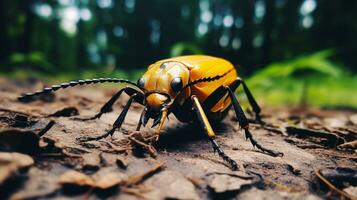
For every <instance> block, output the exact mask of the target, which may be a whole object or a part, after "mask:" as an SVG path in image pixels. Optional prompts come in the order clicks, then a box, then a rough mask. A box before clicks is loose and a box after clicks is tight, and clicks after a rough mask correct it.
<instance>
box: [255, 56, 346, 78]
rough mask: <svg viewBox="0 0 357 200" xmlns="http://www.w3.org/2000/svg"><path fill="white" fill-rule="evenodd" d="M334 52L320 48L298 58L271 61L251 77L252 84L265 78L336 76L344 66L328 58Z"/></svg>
mask: <svg viewBox="0 0 357 200" xmlns="http://www.w3.org/2000/svg"><path fill="white" fill-rule="evenodd" d="M333 54H334V52H333V51H332V50H322V51H319V52H316V53H313V54H311V55H304V56H300V57H298V58H295V59H292V60H289V61H285V62H278V63H273V64H270V65H268V66H267V67H265V68H264V69H263V70H261V71H259V72H258V73H256V74H255V75H254V76H253V77H251V79H250V81H251V82H252V84H258V83H259V82H262V81H264V80H266V79H274V78H284V77H289V78H296V79H306V78H309V77H311V76H319V75H325V76H332V77H338V76H340V75H341V74H342V71H341V69H342V68H344V67H342V66H340V65H338V64H336V63H333V62H331V61H330V60H329V57H331V56H332V55H333Z"/></svg>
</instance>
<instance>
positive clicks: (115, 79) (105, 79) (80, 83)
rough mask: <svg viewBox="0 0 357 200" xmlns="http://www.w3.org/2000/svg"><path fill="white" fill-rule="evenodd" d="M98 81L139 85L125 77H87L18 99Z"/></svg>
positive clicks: (21, 99)
mask: <svg viewBox="0 0 357 200" xmlns="http://www.w3.org/2000/svg"><path fill="white" fill-rule="evenodd" d="M97 83H126V84H129V85H133V86H135V87H137V88H139V87H138V85H137V84H136V83H134V82H131V81H129V80H125V79H117V78H99V79H85V80H77V81H71V82H69V83H61V84H59V85H52V86H51V87H46V88H44V89H43V90H40V91H37V92H34V93H26V94H23V95H22V96H20V97H18V100H19V101H21V102H30V101H32V100H34V98H35V97H37V96H41V95H44V94H48V93H50V92H55V91H57V90H59V89H66V88H68V87H74V86H77V85H84V84H87V85H88V84H97Z"/></svg>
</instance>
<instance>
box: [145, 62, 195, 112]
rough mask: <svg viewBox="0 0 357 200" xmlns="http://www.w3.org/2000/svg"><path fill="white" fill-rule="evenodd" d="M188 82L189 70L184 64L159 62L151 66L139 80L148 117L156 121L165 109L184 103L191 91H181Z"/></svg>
mask: <svg viewBox="0 0 357 200" xmlns="http://www.w3.org/2000/svg"><path fill="white" fill-rule="evenodd" d="M188 82H189V70H188V68H187V67H186V66H185V65H184V64H183V63H180V62H174V61H167V62H165V61H159V62H157V63H154V64H152V65H150V66H149V68H148V70H147V72H146V73H145V74H144V75H143V76H142V77H141V78H140V79H139V80H138V86H139V87H140V88H141V89H142V90H143V91H144V92H145V103H146V110H147V114H146V115H147V117H150V118H154V119H156V118H158V116H160V115H161V114H160V113H162V110H163V109H166V110H168V109H170V107H171V105H172V104H173V103H174V102H175V101H178V102H180V101H183V100H184V99H185V97H186V96H187V95H188V93H189V89H187V90H186V89H185V90H186V91H185V92H182V91H181V90H182V88H184V86H185V85H187V84H188ZM182 103H183V102H182Z"/></svg>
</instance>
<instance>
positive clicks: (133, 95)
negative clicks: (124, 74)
mask: <svg viewBox="0 0 357 200" xmlns="http://www.w3.org/2000/svg"><path fill="white" fill-rule="evenodd" d="M104 82H113V83H124V84H126V86H125V87H124V88H123V89H121V90H119V91H118V92H117V93H116V94H115V95H114V96H113V97H112V98H111V99H110V100H109V101H108V102H107V103H106V104H105V105H104V106H103V107H102V108H101V110H100V112H99V113H98V114H96V115H95V116H93V117H90V118H86V119H82V120H91V119H96V118H99V117H100V116H101V115H102V114H103V113H107V112H110V111H112V106H113V104H114V103H115V101H116V100H117V99H118V98H119V96H120V95H121V94H122V92H125V93H126V94H128V95H129V96H130V99H129V100H128V102H127V104H126V105H125V106H124V108H123V111H122V112H121V113H120V115H119V117H118V118H117V120H116V121H115V122H114V124H113V128H112V129H111V130H110V131H108V132H107V133H105V134H103V135H100V136H97V137H87V138H81V140H84V141H88V140H98V139H102V138H105V137H107V136H109V135H112V134H113V133H114V132H115V130H116V129H119V128H120V127H121V125H122V123H123V121H124V119H125V116H126V114H127V112H128V110H129V108H130V105H131V103H132V102H133V100H134V101H136V102H138V103H140V104H142V105H144V106H145V109H144V111H143V112H142V114H141V117H140V120H139V124H138V126H137V130H140V127H141V126H142V125H143V126H145V125H146V124H147V122H148V120H149V119H150V118H152V119H154V122H153V125H152V127H155V126H156V125H158V127H157V129H156V136H157V139H158V138H159V134H160V130H161V129H162V127H163V124H164V121H165V119H166V117H167V116H168V115H169V114H170V113H173V114H174V115H175V116H176V118H177V119H178V120H180V121H182V122H190V123H192V122H199V123H200V124H201V126H202V128H203V130H204V132H205V133H206V134H207V136H208V138H209V139H210V141H211V142H212V146H213V149H214V151H217V152H218V155H219V156H221V157H222V158H223V159H224V160H225V161H226V162H228V163H229V164H230V166H231V168H232V169H233V170H236V169H237V163H236V162H235V161H234V160H233V159H231V158H230V157H229V156H227V155H226V154H225V153H224V151H223V150H222V149H221V148H220V147H219V145H218V143H217V142H216V140H215V133H214V131H213V129H212V127H211V125H210V122H218V121H221V120H222V119H223V118H224V117H225V116H226V115H227V113H228V111H229V109H230V108H231V106H232V105H233V107H234V110H235V113H236V116H237V119H238V122H239V124H240V126H241V127H242V128H243V129H244V131H245V136H246V138H247V139H249V140H250V141H251V143H252V144H253V146H256V147H257V148H258V149H260V150H262V151H263V152H266V153H268V154H270V155H272V156H282V155H283V154H282V153H280V152H276V151H274V150H270V149H267V148H265V147H263V146H262V145H260V144H259V143H258V142H257V141H256V140H255V139H254V138H253V136H252V134H251V133H250V131H249V123H248V120H247V118H246V116H245V114H244V112H243V110H242V108H241V106H240V104H239V102H238V100H237V98H236V97H235V95H234V91H235V90H236V89H237V88H238V86H239V85H240V84H242V85H243V89H244V92H245V94H246V95H247V98H248V101H249V103H250V105H251V106H252V108H253V111H254V112H255V115H256V120H258V121H260V117H259V113H260V107H259V105H258V104H257V102H256V101H255V99H254V98H253V95H252V94H251V92H250V91H249V89H248V87H247V85H246V84H245V82H244V81H243V80H242V79H241V78H239V77H238V75H237V71H236V70H235V68H234V66H233V65H232V64H231V63H230V62H229V61H227V60H224V59H222V58H217V57H212V56H207V55H189V56H181V57H174V58H169V59H165V60H160V61H157V62H155V63H154V64H151V65H150V66H149V67H148V70H147V71H146V72H145V74H144V75H143V76H142V77H141V78H140V79H139V80H138V82H137V83H134V82H131V81H128V80H124V79H117V78H100V79H86V80H78V81H71V82H70V83H62V84H60V85H53V86H52V87H49V88H45V89H43V90H42V91H38V92H35V93H27V94H24V95H23V96H21V97H19V100H20V101H23V102H27V101H32V100H34V99H35V98H36V97H38V96H40V95H43V94H46V93H49V92H52V91H56V90H58V89H61V88H62V89H64V88H67V87H70V86H75V85H83V84H92V83H104Z"/></svg>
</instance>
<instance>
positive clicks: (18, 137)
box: [0, 129, 39, 154]
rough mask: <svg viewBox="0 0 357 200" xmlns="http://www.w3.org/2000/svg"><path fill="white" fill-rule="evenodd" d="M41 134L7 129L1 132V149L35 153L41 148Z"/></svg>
mask: <svg viewBox="0 0 357 200" xmlns="http://www.w3.org/2000/svg"><path fill="white" fill-rule="evenodd" d="M38 141H39V136H38V135H37V134H36V133H34V132H33V131H23V130H20V129H6V130H3V131H1V132H0V150H1V151H8V152H13V151H15V152H20V153H28V154H33V153H35V152H38V150H39V143H38Z"/></svg>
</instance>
